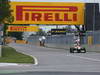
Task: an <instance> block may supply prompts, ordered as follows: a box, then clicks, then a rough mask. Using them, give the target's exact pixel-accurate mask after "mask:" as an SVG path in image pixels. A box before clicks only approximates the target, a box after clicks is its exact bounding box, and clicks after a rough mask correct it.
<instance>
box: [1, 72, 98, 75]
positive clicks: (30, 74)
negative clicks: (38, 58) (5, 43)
mask: <svg viewBox="0 0 100 75" xmlns="http://www.w3.org/2000/svg"><path fill="white" fill-rule="evenodd" d="M0 75H100V73H95V72H94V73H89V72H85V73H84V72H26V73H13V74H0Z"/></svg>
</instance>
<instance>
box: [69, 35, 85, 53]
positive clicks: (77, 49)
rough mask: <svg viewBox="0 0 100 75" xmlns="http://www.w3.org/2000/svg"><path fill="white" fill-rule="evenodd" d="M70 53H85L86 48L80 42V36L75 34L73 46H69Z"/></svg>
mask: <svg viewBox="0 0 100 75" xmlns="http://www.w3.org/2000/svg"><path fill="white" fill-rule="evenodd" d="M70 53H86V49H85V48H84V47H82V46H81V44H80V36H79V35H77V36H76V35H75V37H74V46H73V47H71V48H70Z"/></svg>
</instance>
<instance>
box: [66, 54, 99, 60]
mask: <svg viewBox="0 0 100 75" xmlns="http://www.w3.org/2000/svg"><path fill="white" fill-rule="evenodd" d="M67 56H71V57H78V58H82V59H86V60H90V61H98V62H100V60H99V59H94V58H88V57H82V56H76V55H67Z"/></svg>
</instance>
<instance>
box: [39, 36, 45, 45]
mask: <svg viewBox="0 0 100 75" xmlns="http://www.w3.org/2000/svg"><path fill="white" fill-rule="evenodd" d="M45 40H46V37H45V36H42V37H40V38H39V41H40V46H45Z"/></svg>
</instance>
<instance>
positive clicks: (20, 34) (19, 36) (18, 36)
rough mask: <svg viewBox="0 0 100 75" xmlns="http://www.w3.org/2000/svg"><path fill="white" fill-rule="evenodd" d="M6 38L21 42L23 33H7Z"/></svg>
mask: <svg viewBox="0 0 100 75" xmlns="http://www.w3.org/2000/svg"><path fill="white" fill-rule="evenodd" d="M16 34H17V35H16ZM8 36H11V37H15V38H16V39H17V40H22V39H23V32H9V33H8Z"/></svg>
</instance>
